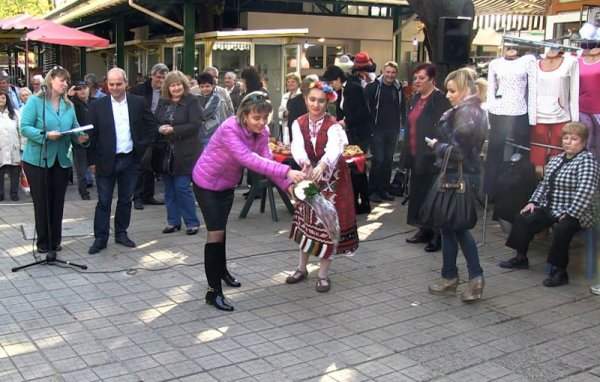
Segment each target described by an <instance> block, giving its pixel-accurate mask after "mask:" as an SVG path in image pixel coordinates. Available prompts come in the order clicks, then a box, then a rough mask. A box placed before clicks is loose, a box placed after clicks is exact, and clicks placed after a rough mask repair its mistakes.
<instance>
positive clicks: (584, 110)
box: [579, 47, 600, 160]
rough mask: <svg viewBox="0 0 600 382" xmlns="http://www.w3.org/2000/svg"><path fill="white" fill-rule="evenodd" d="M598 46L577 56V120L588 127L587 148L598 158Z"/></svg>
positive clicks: (599, 73)
mask: <svg viewBox="0 0 600 382" xmlns="http://www.w3.org/2000/svg"><path fill="white" fill-rule="evenodd" d="M599 84H600V47H595V48H593V49H590V50H584V55H583V57H579V121H580V122H581V123H583V124H584V125H586V126H587V127H588V128H589V129H590V136H589V138H588V144H587V148H588V150H589V151H590V152H591V153H592V154H593V155H594V157H595V158H596V160H600V86H599Z"/></svg>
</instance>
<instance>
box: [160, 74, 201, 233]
mask: <svg viewBox="0 0 600 382" xmlns="http://www.w3.org/2000/svg"><path fill="white" fill-rule="evenodd" d="M154 115H155V116H156V118H157V119H158V120H159V122H160V123H161V124H162V125H161V126H160V127H159V128H158V132H159V134H161V135H162V137H163V138H164V139H166V140H167V141H168V142H169V144H170V145H171V147H172V149H173V152H174V153H175V155H174V159H173V163H172V168H171V172H170V173H163V174H162V181H163V186H164V191H165V207H166V208H167V223H168V225H167V226H166V227H165V228H164V229H163V231H162V232H163V233H166V234H168V233H173V232H176V231H179V230H181V220H182V219H183V222H184V223H185V226H186V227H187V229H186V231H185V233H186V234H187V235H195V234H196V233H198V227H199V226H200V220H199V219H198V214H197V213H196V203H195V201H194V194H193V193H192V188H191V187H190V183H191V181H192V169H193V168H194V163H196V159H198V156H199V155H200V135H199V132H200V117H201V115H202V111H201V109H200V103H199V101H198V98H197V97H196V96H194V95H192V94H190V84H189V82H188V79H187V77H186V76H185V75H184V74H183V73H182V72H179V71H172V72H169V73H168V74H167V76H166V77H165V80H164V82H163V85H162V94H161V99H160V101H159V102H158V106H157V107H156V111H155V112H154Z"/></svg>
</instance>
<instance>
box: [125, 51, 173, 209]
mask: <svg viewBox="0 0 600 382" xmlns="http://www.w3.org/2000/svg"><path fill="white" fill-rule="evenodd" d="M167 73H169V68H167V65H165V64H163V63H158V64H156V65H154V66H153V67H152V69H151V70H150V78H148V79H147V80H146V81H144V82H142V83H141V84H137V85H135V86H134V87H133V89H132V90H131V94H135V95H138V96H142V97H144V99H145V100H146V104H147V105H148V107H149V108H150V110H151V111H152V113H154V112H155V111H156V107H157V106H158V100H159V99H160V95H161V88H162V85H163V82H164V81H165V77H166V76H167ZM142 155H143V153H142ZM154 179H156V176H155V174H154V173H153V172H152V171H147V170H144V169H141V168H140V174H139V176H138V181H137V184H136V186H135V191H134V193H133V207H134V208H135V209H136V210H143V209H144V204H149V205H162V204H165V202H163V201H162V200H157V199H155V198H154Z"/></svg>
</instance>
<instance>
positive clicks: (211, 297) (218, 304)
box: [206, 288, 233, 312]
mask: <svg viewBox="0 0 600 382" xmlns="http://www.w3.org/2000/svg"><path fill="white" fill-rule="evenodd" d="M206 303H207V304H208V305H213V306H214V307H215V308H217V309H219V310H224V311H226V312H232V311H233V305H231V304H230V303H229V301H227V300H226V299H225V296H223V295H222V294H218V293H217V292H216V291H215V290H214V289H212V288H209V289H208V292H206Z"/></svg>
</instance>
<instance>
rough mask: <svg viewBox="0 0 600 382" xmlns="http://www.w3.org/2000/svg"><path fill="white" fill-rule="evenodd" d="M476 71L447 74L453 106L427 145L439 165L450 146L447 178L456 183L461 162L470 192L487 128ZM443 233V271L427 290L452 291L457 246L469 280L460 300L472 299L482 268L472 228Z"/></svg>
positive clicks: (479, 290)
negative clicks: (436, 137) (462, 257)
mask: <svg viewBox="0 0 600 382" xmlns="http://www.w3.org/2000/svg"><path fill="white" fill-rule="evenodd" d="M476 80H477V73H476V72H475V71H474V70H473V69H469V68H462V69H458V70H456V71H454V72H451V73H450V74H448V76H447V77H446V82H445V83H446V89H447V90H448V93H447V94H446V98H447V99H448V101H450V104H451V105H452V109H450V110H448V111H446V112H445V113H444V114H443V115H442V117H441V118H440V122H439V125H438V126H439V134H440V138H439V140H438V139H435V138H434V139H432V140H430V141H429V142H428V146H429V147H430V148H431V149H433V150H434V152H435V155H436V158H437V160H436V165H437V166H441V163H442V159H443V158H444V156H445V153H446V150H447V149H449V148H450V147H451V155H450V160H449V162H448V167H447V172H446V181H447V182H448V183H453V182H454V183H455V182H456V180H457V179H458V166H459V163H462V168H463V176H464V178H465V180H466V181H468V182H469V184H470V187H471V190H472V192H473V193H477V190H478V189H479V184H480V175H481V158H480V153H481V148H482V147H483V141H484V140H485V134H486V130H487V117H486V114H485V112H484V111H483V110H482V109H481V99H480V98H479V97H478V92H477V84H476ZM440 232H441V234H442V258H443V266H442V272H441V273H442V274H441V276H442V277H441V278H440V279H439V280H438V281H436V282H435V283H433V284H431V285H430V286H429V293H432V294H438V295H454V293H455V292H456V287H457V286H458V268H457V267H456V257H457V255H458V247H459V245H460V248H461V249H462V251H463V254H464V256H465V259H466V260H467V268H468V271H469V284H468V285H467V288H466V290H465V291H464V292H463V294H462V296H461V298H462V301H463V302H473V301H477V300H479V299H480V298H481V295H482V293H483V286H484V280H483V269H481V266H480V264H479V253H478V251H477V244H476V242H475V239H474V238H473V235H472V234H471V232H470V231H469V230H468V229H466V230H452V229H447V228H441V229H440Z"/></svg>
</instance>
